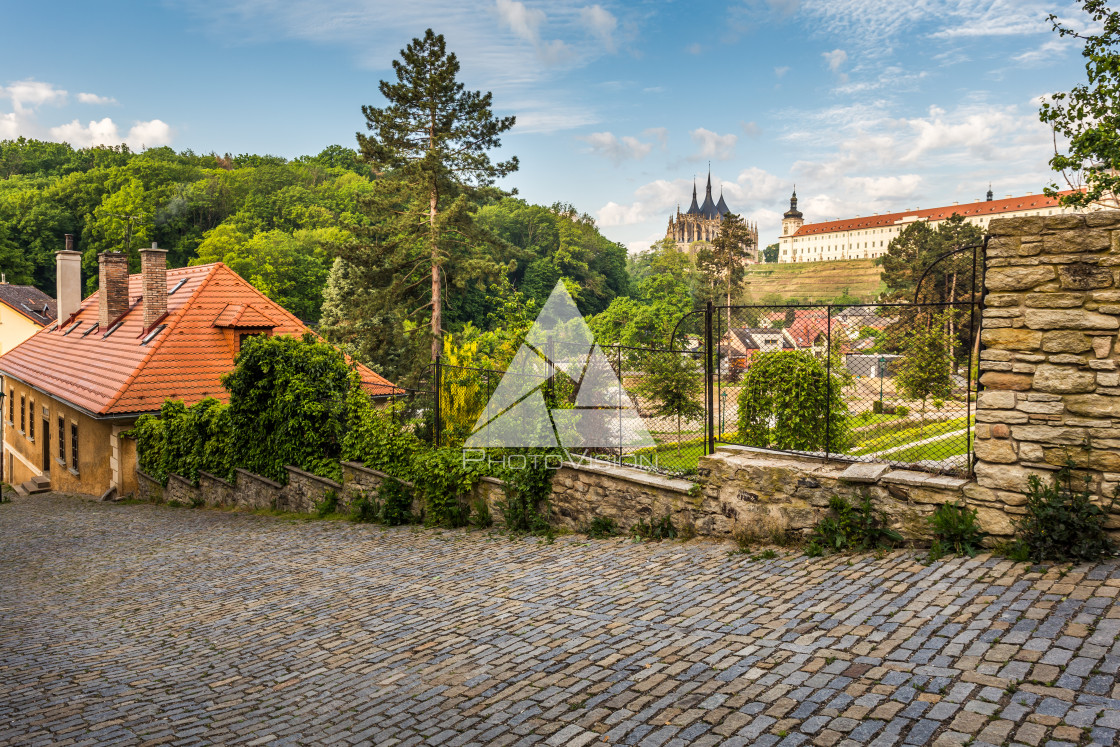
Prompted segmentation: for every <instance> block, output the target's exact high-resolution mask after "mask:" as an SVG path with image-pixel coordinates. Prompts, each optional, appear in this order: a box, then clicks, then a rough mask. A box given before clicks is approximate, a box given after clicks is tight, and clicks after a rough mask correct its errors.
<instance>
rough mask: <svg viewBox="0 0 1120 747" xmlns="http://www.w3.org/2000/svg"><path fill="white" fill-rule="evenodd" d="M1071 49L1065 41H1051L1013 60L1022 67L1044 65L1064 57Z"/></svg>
mask: <svg viewBox="0 0 1120 747" xmlns="http://www.w3.org/2000/svg"><path fill="white" fill-rule="evenodd" d="M1069 48H1070V45H1069V43H1068V42H1067V41H1066V40H1064V39H1050V40H1048V41H1046V42H1044V43H1043V44H1041V45H1039V46H1038V47H1035V48H1034V49H1030V50H1027V51H1026V52H1023V53H1022V54H1019V55H1015V56H1014V57H1012V58H1011V59H1013V60H1015V62H1018V63H1019V64H1020V65H1029V66H1034V65H1042V64H1045V63H1049V62H1052V61H1053V60H1054V59H1055V58H1057V57H1061V56H1063V55H1064V54H1065V52H1066V51H1067V50H1069Z"/></svg>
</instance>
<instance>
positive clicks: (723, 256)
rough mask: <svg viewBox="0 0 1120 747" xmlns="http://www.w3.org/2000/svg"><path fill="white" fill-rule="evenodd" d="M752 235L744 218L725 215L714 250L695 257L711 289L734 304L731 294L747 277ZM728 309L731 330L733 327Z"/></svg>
mask: <svg viewBox="0 0 1120 747" xmlns="http://www.w3.org/2000/svg"><path fill="white" fill-rule="evenodd" d="M752 248H753V247H752V246H751V235H750V232H749V231H748V230H747V225H746V224H745V223H744V222H743V219H742V218H740V217H739V216H738V215H735V214H734V213H724V216H723V220H721V221H720V224H719V234H718V235H717V236H716V238H715V239H714V240H713V241H712V244H711V248H710V249H709V248H707V247H705V248H703V249H701V250H700V251H699V252H697V254H696V266H697V268H698V269H699V270H700V271H701V272H702V273H704V275H705V276H707V278H708V282H709V287H711V288H712V289H713V290H715V289H717V288H718V289H720V290H722V291H723V295H724V297H725V298H726V299H727V305H728V306H730V305H731V294H732V292H733V291H735V290H737V289H738V288H739V287H740V286H741V285H742V284H743V279H744V278H745V277H746V275H747V268H746V263H747V260H748V259H749V258H750V256H751V249H752ZM730 314H731V310H730V309H728V327H730V326H731V316H730Z"/></svg>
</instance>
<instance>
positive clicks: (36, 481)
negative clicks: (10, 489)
mask: <svg viewBox="0 0 1120 747" xmlns="http://www.w3.org/2000/svg"><path fill="white" fill-rule="evenodd" d="M19 487H20V488H23V490H24V491H25V493H24V494H25V495H35V494H36V493H49V492H50V490H51V479H50V478H49V477H44V476H43V475H36V476H35V477H32V478H31V479H30V480H28V481H27V482H25V483H23V485H20V486H19ZM17 492H18V488H17Z"/></svg>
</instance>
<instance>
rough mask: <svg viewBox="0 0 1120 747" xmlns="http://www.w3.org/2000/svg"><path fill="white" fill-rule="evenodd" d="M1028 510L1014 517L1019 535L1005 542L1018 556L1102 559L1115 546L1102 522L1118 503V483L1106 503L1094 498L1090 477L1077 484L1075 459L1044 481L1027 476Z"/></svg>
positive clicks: (1046, 558)
mask: <svg viewBox="0 0 1120 747" xmlns="http://www.w3.org/2000/svg"><path fill="white" fill-rule="evenodd" d="M1027 482H1028V488H1027V505H1026V509H1027V515H1026V516H1025V517H1023V518H1022V519H1019V520H1015V521H1013V523H1014V524H1015V532H1016V537H1015V539H1014V540H1013V541H1012V543H1011V544H1010V546H1009V547H1008V548H1007V553H1008V555H1009V556H1010V557H1011V558H1012V559H1014V560H1021V561H1026V560H1032V561H1034V562H1036V563H1039V562H1042V561H1044V560H1100V558H1101V557H1102V556H1104V555H1110V554H1112V553H1114V552H1116V544H1115V543H1114V542H1113V541H1112V539H1110V538H1109V536H1108V534H1107V533H1106V532H1105V528H1104V522H1105V519H1106V518H1108V514H1109V512H1110V511H1112V509H1113V507H1114V506H1115V505H1116V501H1117V497H1118V495H1120V488H1118V489H1117V490H1116V491H1113V496H1112V498H1111V500H1110V501H1109V502H1108V504H1107V505H1106V506H1100V505H1097V504H1096V503H1094V502H1093V499H1092V491H1091V490H1090V483H1089V478H1088V477H1086V478H1085V482H1084V483H1082V484H1081V485H1078V484H1077V482H1076V481H1075V478H1074V475H1073V470H1072V465H1066V466H1065V467H1063V468H1062V469H1060V470H1059V471H1058V472H1057V473H1056V474H1055V475H1054V477H1053V479H1052V480H1051V481H1050V482H1048V483H1044V482H1043V481H1042V480H1041V479H1039V478H1038V476H1036V475H1031V476H1030V477H1029V478H1027Z"/></svg>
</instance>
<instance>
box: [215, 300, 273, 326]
mask: <svg viewBox="0 0 1120 747" xmlns="http://www.w3.org/2000/svg"><path fill="white" fill-rule="evenodd" d="M214 326H215V327H231V328H235V329H236V328H241V329H250V328H251V329H263V328H266V327H278V326H279V325H278V324H277V323H276V322H274V321H272V319H271V318H270V317H269V316H268V315H267V314H265V313H264V312H262V311H260V310H258V309H254V308H253V306H252V304H241V303H231V304H229V305H228V306H226V307H225V309H223V310H222V313H221V314H218V318H217V319H215V320H214Z"/></svg>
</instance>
